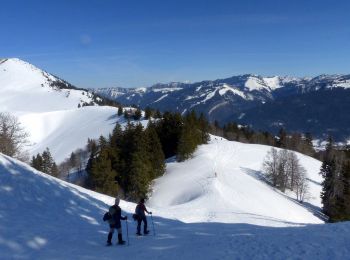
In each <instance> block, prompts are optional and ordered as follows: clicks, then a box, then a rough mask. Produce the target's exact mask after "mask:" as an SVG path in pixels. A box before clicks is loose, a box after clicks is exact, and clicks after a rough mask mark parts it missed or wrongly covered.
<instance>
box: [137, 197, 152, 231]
mask: <svg viewBox="0 0 350 260" xmlns="http://www.w3.org/2000/svg"><path fill="white" fill-rule="evenodd" d="M145 212H147V213H148V214H152V212H149V211H148V210H147V209H146V206H145V199H141V200H140V202H139V204H137V206H136V209H135V214H136V215H137V233H136V235H138V236H141V223H142V221H143V234H144V235H147V234H148V233H149V231H148V230H147V218H146V214H145Z"/></svg>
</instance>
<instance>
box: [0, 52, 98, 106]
mask: <svg viewBox="0 0 350 260" xmlns="http://www.w3.org/2000/svg"><path fill="white" fill-rule="evenodd" d="M57 84H60V85H62V84H63V85H66V83H65V82H63V81H62V80H60V79H58V78H56V77H54V76H52V75H51V74H49V73H47V72H45V71H42V70H40V69H38V68H36V67H35V66H33V65H31V64H29V63H27V62H24V61H22V60H19V59H6V60H5V62H3V63H1V64H0V86H1V87H0V111H10V112H14V111H16V112H22V111H23V112H28V111H30V112H43V111H45V112H48V111H56V110H63V109H72V108H77V107H78V105H79V104H82V103H84V102H86V103H90V102H93V99H92V95H91V93H89V92H88V91H84V90H75V89H60V88H57V87H53V86H55V85H57Z"/></svg>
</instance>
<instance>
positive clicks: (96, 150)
mask: <svg viewBox="0 0 350 260" xmlns="http://www.w3.org/2000/svg"><path fill="white" fill-rule="evenodd" d="M207 131H208V123H207V121H206V120H205V119H204V116H200V117H197V116H196V114H195V113H194V112H192V113H189V114H187V115H185V116H181V115H180V114H178V113H170V112H166V113H164V114H163V115H162V118H161V119H158V120H150V121H149V122H148V125H147V127H146V128H144V127H143V126H142V124H141V123H131V122H128V123H127V125H126V127H125V128H124V129H122V127H121V125H120V124H118V123H117V124H116V126H115V127H114V129H113V131H112V133H111V134H110V135H109V137H108V138H104V137H103V136H101V137H100V138H99V140H98V141H97V142H95V143H94V145H93V149H92V150H91V155H90V158H89V162H88V165H87V168H86V170H87V172H88V183H87V185H88V187H89V188H91V189H93V190H96V191H98V192H102V193H106V194H109V195H112V196H116V194H118V195H119V196H122V197H124V198H127V199H128V200H132V201H137V200H138V199H140V198H145V197H147V195H148V194H149V192H150V184H151V182H152V181H153V180H154V179H155V178H157V177H159V176H161V175H162V174H164V172H165V159H166V158H169V157H173V156H175V157H176V159H177V160H178V161H183V160H186V159H187V158H190V157H191V155H192V154H193V152H194V151H195V149H196V147H197V146H198V145H199V144H202V143H206V142H207V141H208V139H209V135H208V132H207Z"/></svg>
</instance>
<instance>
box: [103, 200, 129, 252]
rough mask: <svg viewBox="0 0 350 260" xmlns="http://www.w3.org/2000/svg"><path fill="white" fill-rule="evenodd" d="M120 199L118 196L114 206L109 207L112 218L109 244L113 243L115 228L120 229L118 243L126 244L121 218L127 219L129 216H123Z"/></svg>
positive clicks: (110, 220)
mask: <svg viewBox="0 0 350 260" xmlns="http://www.w3.org/2000/svg"><path fill="white" fill-rule="evenodd" d="M119 202H120V199H119V198H116V199H115V203H114V205H113V206H111V207H110V208H109V213H110V214H111V218H110V219H109V220H108V222H109V227H110V230H109V233H108V240H107V246H110V245H112V237H113V233H114V229H117V231H118V244H119V245H123V244H125V241H124V240H123V237H122V225H121V222H120V220H127V219H128V217H127V216H122V210H121V208H120V207H119Z"/></svg>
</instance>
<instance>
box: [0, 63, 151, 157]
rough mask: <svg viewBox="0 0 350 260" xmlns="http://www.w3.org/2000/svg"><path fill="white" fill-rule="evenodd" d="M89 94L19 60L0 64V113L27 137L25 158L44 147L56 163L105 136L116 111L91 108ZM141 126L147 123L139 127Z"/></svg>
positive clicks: (91, 102)
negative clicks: (11, 118)
mask: <svg viewBox="0 0 350 260" xmlns="http://www.w3.org/2000/svg"><path fill="white" fill-rule="evenodd" d="M95 100H100V98H99V97H95V96H94V94H92V93H90V92H88V91H86V90H82V89H76V88H74V87H73V86H71V85H70V84H69V83H67V82H65V81H63V80H61V79H59V78H57V77H55V76H53V75H51V74H49V73H47V72H45V71H42V70H40V69H39V68H37V67H35V66H33V65H31V64H29V63H27V62H25V61H22V60H19V59H3V60H0V112H9V113H11V114H13V115H15V116H17V117H18V118H19V121H20V122H21V124H22V126H23V127H24V130H25V131H26V132H28V133H29V138H28V141H29V144H30V145H29V146H28V147H27V149H28V150H29V153H30V156H33V155H36V154H37V153H41V152H43V151H44V150H45V149H46V147H48V148H49V149H50V151H51V153H52V156H53V157H54V159H55V161H56V162H57V163H60V162H62V161H63V160H64V159H65V158H67V157H68V156H69V155H70V154H71V152H73V151H74V150H76V149H78V148H83V147H85V145H86V144H87V140H88V138H98V137H99V136H101V135H104V136H108V134H109V133H110V132H111V131H112V129H113V128H114V126H115V123H116V122H119V123H121V124H126V122H125V120H124V119H123V118H122V117H117V116H116V115H117V109H116V108H113V107H108V106H104V107H102V106H87V107H86V106H85V107H80V108H78V106H79V105H80V106H81V105H82V104H84V103H88V104H95ZM142 123H143V124H144V125H145V124H146V122H145V121H144V122H142Z"/></svg>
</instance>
